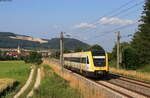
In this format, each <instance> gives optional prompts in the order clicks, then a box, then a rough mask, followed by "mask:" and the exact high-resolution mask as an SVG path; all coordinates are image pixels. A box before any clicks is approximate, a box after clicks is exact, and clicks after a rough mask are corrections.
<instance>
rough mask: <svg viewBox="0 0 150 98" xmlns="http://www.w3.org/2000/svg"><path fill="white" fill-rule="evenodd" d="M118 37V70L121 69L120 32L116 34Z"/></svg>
mask: <svg viewBox="0 0 150 98" xmlns="http://www.w3.org/2000/svg"><path fill="white" fill-rule="evenodd" d="M116 37H117V43H116V44H117V68H118V69H119V67H120V32H116Z"/></svg>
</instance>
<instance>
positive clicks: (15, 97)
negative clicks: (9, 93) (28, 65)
mask: <svg viewBox="0 0 150 98" xmlns="http://www.w3.org/2000/svg"><path fill="white" fill-rule="evenodd" d="M34 72H35V69H34V68H32V69H31V72H30V76H29V78H28V80H27V81H26V83H25V85H24V86H23V87H22V88H21V89H20V91H19V92H18V93H17V94H16V95H15V96H14V98H18V97H19V96H20V95H21V94H22V93H24V91H25V90H26V89H27V88H28V87H29V85H30V83H31V81H32V79H33V75H34Z"/></svg>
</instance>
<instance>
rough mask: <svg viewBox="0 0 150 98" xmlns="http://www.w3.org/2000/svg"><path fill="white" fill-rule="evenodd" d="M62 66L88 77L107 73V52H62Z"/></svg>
mask: <svg viewBox="0 0 150 98" xmlns="http://www.w3.org/2000/svg"><path fill="white" fill-rule="evenodd" d="M64 67H65V68H67V69H70V70H73V71H76V72H79V73H81V74H83V75H86V76H89V77H99V76H104V75H107V74H108V72H109V66H108V54H107V53H106V52H105V51H87V52H76V53H66V54H64Z"/></svg>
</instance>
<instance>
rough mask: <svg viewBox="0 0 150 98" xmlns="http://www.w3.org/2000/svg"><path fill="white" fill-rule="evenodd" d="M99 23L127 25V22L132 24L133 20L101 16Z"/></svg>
mask: <svg viewBox="0 0 150 98" xmlns="http://www.w3.org/2000/svg"><path fill="white" fill-rule="evenodd" d="M99 23H101V24H112V25H113V24H120V25H128V24H134V23H135V22H134V21H132V20H127V19H120V18H106V17H103V18H101V19H100V20H99Z"/></svg>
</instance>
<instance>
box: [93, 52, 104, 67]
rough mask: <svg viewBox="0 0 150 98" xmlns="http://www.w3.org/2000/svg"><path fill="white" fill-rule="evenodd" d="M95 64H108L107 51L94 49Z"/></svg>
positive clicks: (97, 65) (102, 65) (101, 65)
mask: <svg viewBox="0 0 150 98" xmlns="http://www.w3.org/2000/svg"><path fill="white" fill-rule="evenodd" d="M92 56H93V62H94V66H96V67H104V66H105V65H106V58H105V51H92Z"/></svg>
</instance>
